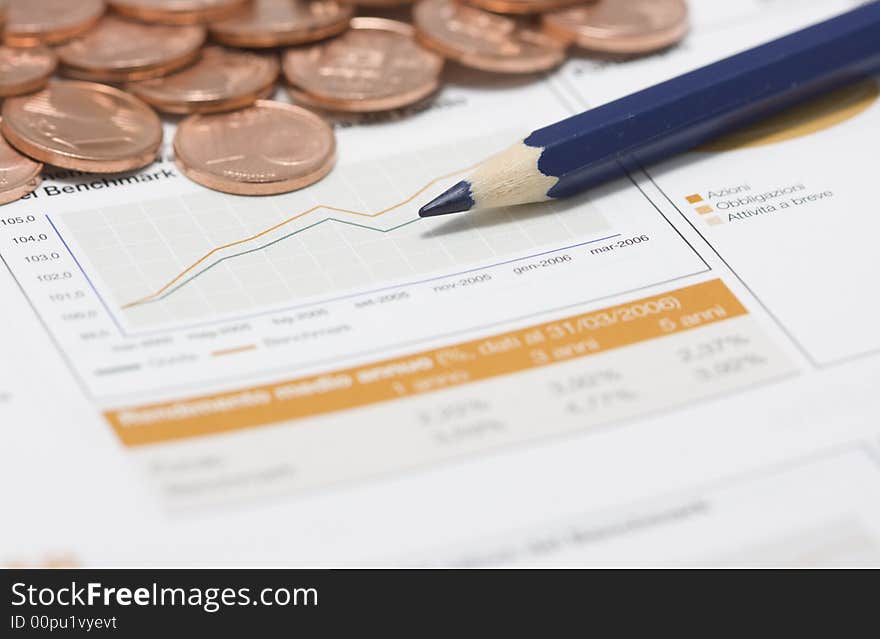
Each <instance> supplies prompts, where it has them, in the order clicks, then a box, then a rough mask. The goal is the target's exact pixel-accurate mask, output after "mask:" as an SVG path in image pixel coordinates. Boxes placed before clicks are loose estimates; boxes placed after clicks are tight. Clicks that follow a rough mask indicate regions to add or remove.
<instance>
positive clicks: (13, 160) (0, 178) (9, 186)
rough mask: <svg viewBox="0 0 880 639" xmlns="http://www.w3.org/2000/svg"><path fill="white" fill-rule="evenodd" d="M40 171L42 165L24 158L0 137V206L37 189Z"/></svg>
mask: <svg viewBox="0 0 880 639" xmlns="http://www.w3.org/2000/svg"><path fill="white" fill-rule="evenodd" d="M0 126H2V125H0ZM42 169H43V165H42V164H40V163H39V162H34V161H33V160H32V159H30V158H29V157H25V156H24V155H22V154H21V153H19V152H18V151H16V150H15V149H13V148H12V147H11V146H9V144H8V143H7V142H6V140H4V139H3V137H2V136H0V204H6V203H8V202H14V201H15V200H17V199H19V198H20V197H22V196H23V195H27V194H28V193H30V192H31V191H33V190H34V189H35V188H37V187H38V186H39V185H40V180H41V178H40V171H42Z"/></svg>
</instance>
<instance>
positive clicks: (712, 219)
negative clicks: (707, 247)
mask: <svg viewBox="0 0 880 639" xmlns="http://www.w3.org/2000/svg"><path fill="white" fill-rule="evenodd" d="M706 221H707V222H708V223H709V224H711V225H712V226H717V225H719V224H724V222H723V221H722V220H721V218H720V217H707V218H706Z"/></svg>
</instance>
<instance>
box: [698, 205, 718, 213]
mask: <svg viewBox="0 0 880 639" xmlns="http://www.w3.org/2000/svg"><path fill="white" fill-rule="evenodd" d="M694 210H695V211H696V212H697V213H699V214H700V215H705V214H706V213H711V212H712V211H713V210H714V209H713V208H712V207H711V206H709V205H708V204H704V205H703V206H698V207H697V208H696V209H694Z"/></svg>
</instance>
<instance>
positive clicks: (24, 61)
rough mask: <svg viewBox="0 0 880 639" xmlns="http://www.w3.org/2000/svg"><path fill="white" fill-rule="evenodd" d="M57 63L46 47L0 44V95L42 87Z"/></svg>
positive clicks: (25, 91)
mask: <svg viewBox="0 0 880 639" xmlns="http://www.w3.org/2000/svg"><path fill="white" fill-rule="evenodd" d="M57 64H58V58H56V57H55V54H54V53H53V52H52V49H49V48H47V47H42V46H40V47H28V48H20V49H16V48H14V47H4V46H0V97H4V98H5V97H8V96H10V95H21V94H22V93H30V92H31V91H37V90H39V89H42V88H43V87H44V86H46V83H47V82H48V81H49V76H51V75H52V72H53V71H55V66H56V65H57Z"/></svg>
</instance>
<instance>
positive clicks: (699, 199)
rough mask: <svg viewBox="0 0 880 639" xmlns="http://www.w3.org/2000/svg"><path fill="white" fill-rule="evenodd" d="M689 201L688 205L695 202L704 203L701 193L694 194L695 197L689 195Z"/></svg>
mask: <svg viewBox="0 0 880 639" xmlns="http://www.w3.org/2000/svg"><path fill="white" fill-rule="evenodd" d="M685 199H686V200H687V201H688V204H694V203H695V202H702V201H703V198H702V197H700V194H699V193H694V194H693V195H688V196H687V197H686V198H685Z"/></svg>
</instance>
